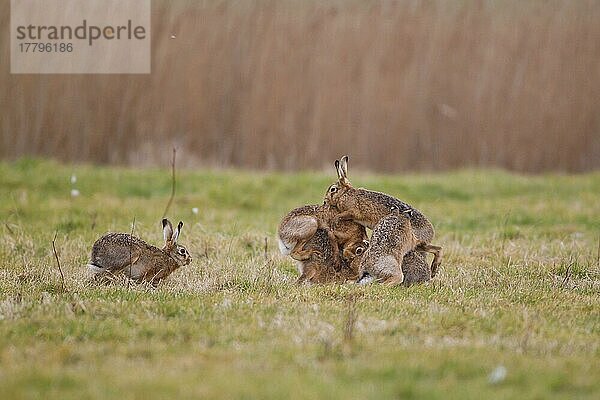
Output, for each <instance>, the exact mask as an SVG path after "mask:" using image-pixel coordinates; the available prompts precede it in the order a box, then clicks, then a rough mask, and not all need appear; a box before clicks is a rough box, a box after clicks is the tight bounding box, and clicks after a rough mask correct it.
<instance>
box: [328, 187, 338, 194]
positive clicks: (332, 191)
mask: <svg viewBox="0 0 600 400" xmlns="http://www.w3.org/2000/svg"><path fill="white" fill-rule="evenodd" d="M336 190H337V188H336V187H335V186H332V187H331V189H329V191H330V192H331V193H335V191H336Z"/></svg>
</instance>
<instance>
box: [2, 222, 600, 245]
mask: <svg viewBox="0 0 600 400" xmlns="http://www.w3.org/2000/svg"><path fill="white" fill-rule="evenodd" d="M4 226H6V229H7V230H8V233H10V234H11V235H13V236H14V235H15V232H13V230H12V228H11V227H10V225H8V222H5V223H4ZM599 249H600V247H599Z"/></svg>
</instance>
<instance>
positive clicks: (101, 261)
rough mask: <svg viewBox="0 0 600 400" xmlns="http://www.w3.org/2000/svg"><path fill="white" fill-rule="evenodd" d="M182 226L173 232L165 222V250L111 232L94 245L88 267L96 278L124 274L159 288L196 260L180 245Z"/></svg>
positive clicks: (133, 237)
mask: <svg viewBox="0 0 600 400" xmlns="http://www.w3.org/2000/svg"><path fill="white" fill-rule="evenodd" d="M182 226H183V222H180V223H179V225H178V226H177V229H176V230H175V231H173V226H172V225H171V223H170V222H169V221H168V220H166V219H164V220H163V233H164V237H165V244H164V246H163V248H162V249H159V248H158V247H155V246H152V245H150V244H148V243H146V242H144V241H143V240H141V239H139V238H137V237H135V236H131V235H129V234H127V233H108V234H106V235H104V236H102V237H101V238H100V239H98V240H97V241H96V242H95V243H94V245H93V247H92V256H91V260H90V263H89V264H88V267H89V268H90V270H92V272H94V274H95V277H96V278H104V277H107V276H113V275H117V274H121V273H122V274H125V275H126V276H127V277H129V278H131V279H133V280H135V281H137V282H143V281H145V282H150V283H152V284H154V285H156V284H158V283H159V282H160V281H162V280H163V279H164V278H166V277H167V276H169V275H170V274H171V273H173V271H175V270H176V269H178V268H179V267H181V266H184V265H188V264H189V263H190V262H191V261H192V258H191V256H190V255H189V253H188V251H187V250H186V248H185V247H183V246H181V245H178V244H177V240H178V238H179V232H180V230H181V228H182Z"/></svg>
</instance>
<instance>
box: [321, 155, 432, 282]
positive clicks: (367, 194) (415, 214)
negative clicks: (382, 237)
mask: <svg viewBox="0 0 600 400" xmlns="http://www.w3.org/2000/svg"><path fill="white" fill-rule="evenodd" d="M335 168H336V171H337V175H338V181H337V182H336V183H334V184H333V185H331V186H329V188H328V189H327V193H326V195H325V203H326V204H329V205H331V206H334V207H335V208H336V209H337V210H339V213H338V214H337V215H336V216H335V217H334V218H333V227H334V228H335V226H336V224H337V223H339V222H341V221H346V220H351V221H354V222H356V223H359V224H361V225H363V226H365V227H367V228H369V229H374V228H375V225H376V224H377V223H378V222H379V221H380V220H381V219H382V218H384V217H385V216H387V215H389V214H390V212H391V210H393V209H397V210H399V211H400V212H402V213H406V215H407V217H408V218H409V220H410V225H411V227H412V232H413V233H414V235H415V236H416V238H417V240H418V241H419V250H421V251H427V252H431V253H433V254H434V255H435V259H434V260H435V266H434V265H432V273H433V274H435V271H437V268H438V266H439V265H440V263H441V247H439V246H433V245H429V243H431V241H432V240H433V237H434V235H435V231H434V229H433V225H432V224H431V222H430V221H429V220H428V219H427V217H425V215H423V214H422V213H421V212H420V211H419V210H417V209H416V208H414V207H412V206H410V205H409V204H406V203H404V202H402V201H400V200H398V199H396V198H395V197H392V196H389V195H387V194H385V193H380V192H375V191H372V190H367V189H362V188H358V189H357V188H354V187H353V186H352V184H351V183H350V181H349V180H348V156H344V157H342V159H341V161H339V160H335ZM434 268H435V269H434Z"/></svg>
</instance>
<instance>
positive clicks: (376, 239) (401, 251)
mask: <svg viewBox="0 0 600 400" xmlns="http://www.w3.org/2000/svg"><path fill="white" fill-rule="evenodd" d="M417 244H418V240H417V238H416V237H415V235H414V233H413V231H412V227H411V225H410V220H409V219H408V218H407V217H406V216H405V215H403V214H401V213H399V212H396V213H393V214H389V215H387V216H385V217H383V218H382V219H381V220H380V221H379V222H378V223H377V224H376V225H375V227H374V229H373V235H372V236H371V241H370V243H369V248H368V249H367V251H366V252H365V254H364V256H363V257H362V259H361V261H360V264H359V275H360V276H362V275H363V274H364V273H365V272H366V273H368V274H369V275H371V276H372V277H373V278H375V279H376V280H377V281H379V282H383V283H386V284H390V285H395V284H400V283H402V282H403V281H404V273H403V271H402V263H403V260H404V256H405V255H406V254H407V253H408V252H409V251H412V250H414V249H415V247H416V245H417Z"/></svg>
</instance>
